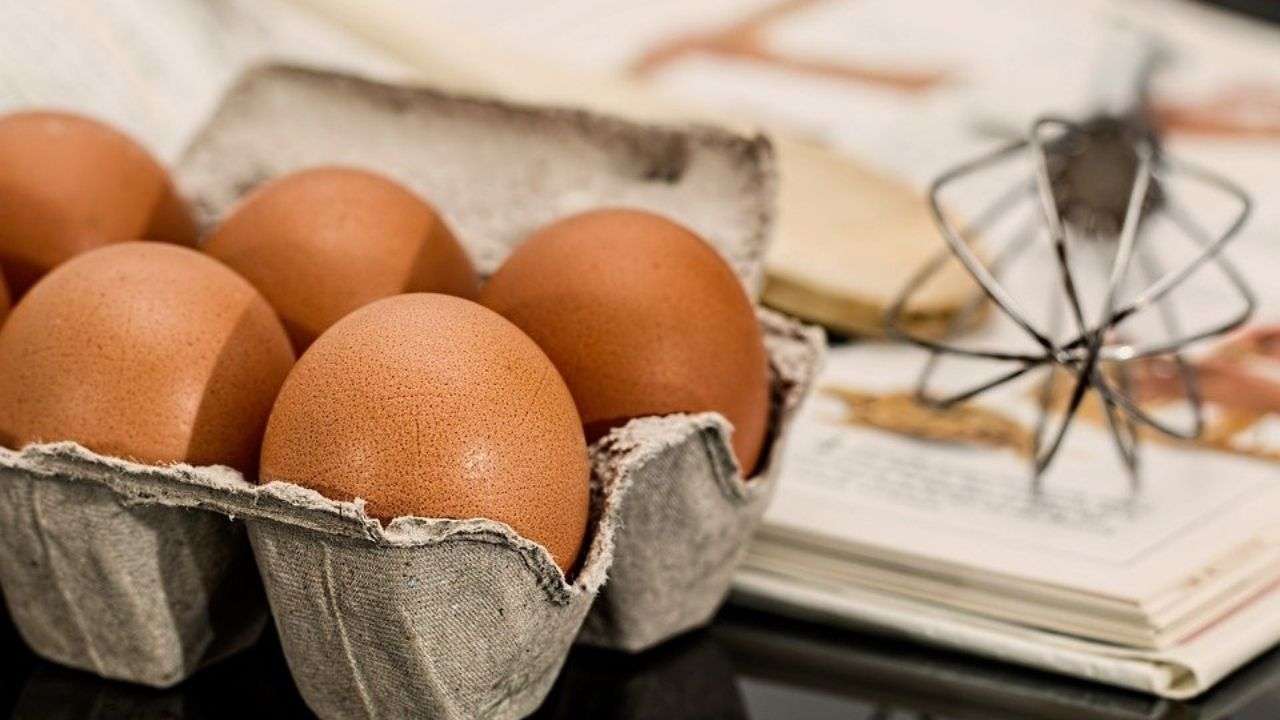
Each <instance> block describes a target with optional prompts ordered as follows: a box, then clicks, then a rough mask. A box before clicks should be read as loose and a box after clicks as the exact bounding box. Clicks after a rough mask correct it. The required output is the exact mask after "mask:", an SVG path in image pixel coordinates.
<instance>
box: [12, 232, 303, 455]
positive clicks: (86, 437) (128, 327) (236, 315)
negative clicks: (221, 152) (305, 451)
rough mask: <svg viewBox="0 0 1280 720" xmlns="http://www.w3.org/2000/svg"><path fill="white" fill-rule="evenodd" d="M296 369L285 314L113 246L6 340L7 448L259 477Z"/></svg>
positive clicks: (221, 269) (17, 321)
mask: <svg viewBox="0 0 1280 720" xmlns="http://www.w3.org/2000/svg"><path fill="white" fill-rule="evenodd" d="M292 364H293V351H292V348H291V347H290V345H289V339H288V336H287V335H286V334H285V331H284V328H283V327H282V326H281V324H280V321H279V319H278V318H277V317H276V315H275V312H274V311H272V309H271V307H270V306H269V305H267V302H266V300H264V299H263V298H262V296H261V295H259V294H258V292H257V291H256V290H254V289H253V287H252V286H251V285H249V283H247V282H245V280H244V279H243V278H241V277H239V276H238V275H236V274H235V273H234V272H232V271H231V270H229V269H227V267H226V266H224V265H222V264H221V263H219V262H217V261H216V260H213V259H211V258H209V257H207V256H205V255H202V254H200V253H199V252H196V251H195V250H190V249H187V248H182V247H178V246H176V245H169V244H164V243H143V242H130V243H120V244H115V245H109V246H107V247H104V248H100V249H98V250H92V251H90V252H87V253H84V254H82V255H79V256H77V257H75V258H73V259H72V260H70V261H68V262H66V263H64V264H62V265H60V266H59V267H57V268H56V269H54V270H53V271H52V272H51V273H49V274H48V275H46V276H45V277H44V279H43V280H41V281H40V282H39V283H37V284H36V285H35V286H34V287H33V288H31V290H30V292H28V293H27V294H26V296H25V297H23V298H22V300H21V301H19V302H18V304H17V305H16V306H15V307H14V309H13V312H12V314H11V315H10V316H9V320H8V321H7V322H6V323H5V324H4V327H3V328H2V329H0V443H3V444H4V445H6V446H8V447H10V448H18V447H20V446H22V445H24V444H27V443H32V442H52V441H60V440H74V441H76V442H78V443H80V444H82V445H84V446H85V447H88V448H89V449H91V450H93V451H95V452H98V453H102V454H106V455H112V456H116V457H123V458H129V459H133V460H138V461H141V462H145V463H153V464H158V463H171V462H178V461H181V462H186V463H191V464H193V465H229V466H231V467H234V468H236V469H239V470H241V471H243V472H251V471H252V470H253V469H254V468H255V467H256V465H257V462H256V461H257V456H258V448H259V446H260V443H261V439H262V431H263V428H264V426H265V425H266V421H267V416H268V415H269V413H270V411H271V404H272V402H273V401H274V400H275V396H276V391H277V390H278V389H279V388H280V385H281V383H283V382H284V379H285V377H286V376H287V375H288V373H289V369H290V367H291V366H292Z"/></svg>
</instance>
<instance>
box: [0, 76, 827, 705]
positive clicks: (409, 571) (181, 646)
mask: <svg viewBox="0 0 1280 720" xmlns="http://www.w3.org/2000/svg"><path fill="white" fill-rule="evenodd" d="M331 163H344V164H350V165H356V166H359V167H364V168H368V169H372V170H375V171H379V172H382V173H385V174H387V175H390V176H392V177H395V178H396V179H398V180H399V181H401V182H403V183H405V184H406V185H408V186H410V187H412V188H413V189H414V190H415V191H417V192H418V193H420V194H421V195H422V196H423V197H426V198H428V199H430V200H431V201H432V202H433V203H434V204H435V205H436V206H437V207H438V208H439V209H440V210H441V211H442V212H443V213H444V214H445V216H446V217H447V218H448V220H449V222H450V224H451V225H452V227H453V228H454V229H455V231H456V232H457V234H458V236H459V239H460V240H461V241H462V243H463V244H464V245H465V246H467V248H468V250H469V251H470V253H471V255H472V257H473V258H474V259H475V260H476V262H477V265H478V266H479V267H480V268H481V270H482V271H483V272H485V273H488V272H491V271H492V270H493V269H494V268H496V267H497V265H498V264H500V263H501V261H502V259H503V258H504V257H505V256H506V254H507V252H508V251H509V249H510V248H511V247H512V246H513V245H514V244H515V243H517V242H518V241H519V240H520V239H521V238H522V237H523V236H524V235H526V234H527V233H528V232H529V231H531V230H532V229H534V228H535V227H537V226H539V225H540V224H542V223H544V222H546V221H549V220H551V219H554V218H556V217H559V216H560V215H563V214H565V213H569V212H573V211H576V210H580V209H585V208H588V207H596V206H606V205H609V206H618V205H627V206H633V207H645V208H649V209H652V210H655V211H657V212H661V213H663V214H666V215H668V216H670V217H673V218H674V219H676V220H679V221H681V222H683V223H685V224H687V225H689V226H691V227H693V228H694V229H696V230H697V231H698V232H700V233H701V234H703V235H704V236H705V237H707V238H708V239H709V240H710V241H711V242H712V243H713V244H715V245H716V247H717V248H718V249H719V250H720V251H721V252H722V253H723V254H724V255H725V256H726V257H727V258H729V259H730V260H731V261H732V263H733V264H734V266H735V268H736V269H737V270H738V272H739V273H740V276H741V277H742V278H743V280H744V283H745V284H746V285H747V287H748V288H749V289H750V290H751V291H752V293H753V294H754V293H755V291H756V289H757V288H758V285H759V279H760V267H761V258H762V255H763V251H764V244H765V240H766V237H767V234H768V229H769V224H770V216H769V215H770V208H771V206H772V205H771V203H772V195H773V182H774V180H773V170H772V164H771V155H770V152H769V148H768V144H767V142H766V141H764V140H762V139H759V138H743V137H740V136H736V135H731V134H728V133H724V132H720V131H717V130H713V129H706V128H671V127H652V126H646V125H639V124H634V123H629V122H624V121H620V120H616V119H611V118H604V117H600V116H597V115H592V114H588V113H583V112H578V111H570V110H560V109H542V108H531V107H520V106H513V105H508V104H504V103H501V102H495V101H490V100H477V99H471V98H465V97H457V96H453V95H449V94H443V93H438V92H434V91H431V90H425V89H412V88H403V87H393V86H387V85H383V84H379V83H374V82H370V81H366V80H361V79H358V78H352V77H347V76H341V75H335V74H330V73H326V72H318V71H313V70H306V69H301V68H294V67H283V66H273V67H266V68H262V69H259V70H256V71H254V72H251V73H250V74H249V75H247V76H246V77H245V78H243V79H242V80H241V81H240V82H239V83H238V84H237V85H236V86H235V87H234V88H233V89H232V91H231V92H230V93H229V95H228V96H227V98H226V99H225V100H224V102H223V104H222V105H221V107H220V108H219V110H218V111H217V112H216V114H215V116H214V117H213V119H212V120H211V121H210V123H209V124H208V125H207V126H206V127H205V128H204V130H203V131H202V132H201V133H200V134H199V135H198V136H197V137H196V138H195V140H194V141H193V143H192V145H191V147H190V148H189V150H188V151H187V153H186V154H185V156H184V157H183V159H182V160H181V161H180V163H179V166H178V167H177V169H176V171H175V172H176V176H177V179H178V182H179V185H180V187H182V189H183V190H184V192H185V193H187V195H188V196H189V197H190V198H191V199H192V200H193V202H194V203H195V204H196V207H197V209H198V212H199V215H200V220H201V222H202V224H204V225H205V226H206V227H207V226H208V225H209V224H211V223H212V222H214V221H216V219H217V218H219V217H221V216H222V215H223V213H225V212H226V210H227V209H228V208H229V207H230V205H231V204H232V203H234V202H235V200H236V199H238V198H239V197H240V196H242V195H243V194H244V193H245V192H247V191H248V190H249V189H251V188H252V187H253V186H255V185H256V184H258V183H260V182H262V181H263V180H266V179H269V178H271V177H274V176H277V175H279V174H282V173H286V172H289V171H292V170H296V169H300V168H302V167H307V166H310V165H316V164H331ZM760 319H761V323H762V326H763V328H764V330H765V334H766V344H767V346H768V350H769V356H770V362H771V369H772V379H773V392H772V405H773V407H772V413H773V417H772V422H771V425H770V438H769V448H770V449H769V450H768V454H767V455H766V457H765V459H764V460H763V461H762V462H761V468H762V471H761V472H760V474H759V476H758V477H756V478H754V479H752V480H750V481H746V482H744V481H743V480H742V479H741V477H739V475H738V469H737V466H736V464H735V462H734V460H733V457H732V453H731V451H730V449H729V444H728V433H729V432H730V429H729V427H728V426H727V424H726V423H725V421H724V419H723V418H721V417H720V416H719V415H716V414H714V413H706V414H699V415H689V416H680V415H678V416H669V417H662V418H643V419H639V420H635V421H633V422H631V423H629V424H628V425H626V426H625V427H622V428H619V429H617V430H615V431H614V432H612V433H610V434H609V435H608V436H606V437H605V438H603V439H601V440H600V441H599V442H597V443H596V444H595V445H594V446H593V447H592V448H591V454H592V462H593V471H594V472H593V478H592V484H593V493H592V522H591V523H590V533H591V536H590V539H589V540H590V542H589V544H588V550H587V553H586V555H585V558H584V560H583V562H582V564H581V568H580V570H579V571H578V572H577V573H576V574H575V576H574V577H573V578H572V580H567V579H566V578H565V577H564V575H563V574H562V573H561V572H560V571H559V569H558V568H556V567H555V565H554V564H553V563H552V562H551V560H550V557H549V555H548V554H547V553H546V551H545V550H544V549H543V548H541V547H540V546H538V545H536V544H533V543H531V542H529V541H527V540H524V539H523V538H520V537H519V536H517V535H516V534H515V533H514V532H513V531H511V529H510V528H508V527H507V526H505V525H503V524H501V523H496V522H492V521H488V520H482V519H478V520H442V519H423V518H399V519H397V520H395V521H393V522H391V523H389V524H388V525H387V526H385V527H383V526H382V524H381V523H379V522H378V521H376V520H372V519H370V518H369V517H367V516H366V515H365V513H364V510H363V505H362V503H361V502H360V501H356V502H335V501H331V500H328V499H325V498H323V497H321V496H319V495H317V494H316V493H314V492H311V491H309V490H306V489H303V488H299V487H296V486H292V485H289V484H285V483H272V484H270V485H266V486H257V485H255V484H254V483H252V482H251V480H252V479H250V480H246V479H245V478H243V477H242V476H241V475H240V474H239V473H236V472H235V471H233V470H230V469H227V468H221V467H190V466H185V465H174V466H169V467H153V466H144V465H138V464H135V463H131V462H128V461H126V460H121V459H117V458H107V457H102V456H98V455H95V454H94V453H92V452H90V451H88V450H86V449H84V448H82V447H79V446H77V445H75V444H73V443H53V444H45V445H38V446H30V447H28V448H25V449H24V450H22V451H21V452H12V451H8V450H4V449H0V584H2V585H3V588H4V591H5V599H6V601H7V603H8V605H9V609H10V614H11V616H12V617H13V619H14V622H15V624H16V625H17V627H18V629H19V632H20V633H21V634H22V635H23V637H24V638H25V639H26V641H27V642H28V644H30V645H31V647H32V648H33V649H34V650H35V651H36V652H37V653H38V654H40V655H42V656H44V657H46V658H48V659H50V660H53V661H55V662H59V663H62V664H65V665H69V666H72V667H77V668H81V669H85V670H89V671H91V672H96V673H98V674H100V675H103V676H105V677H111V678H116V679H122V680H128V681H132V682H138V683H143V684H147V685H153V686H168V685H172V684H174V683H176V682H179V681H181V680H182V679H184V678H185V677H187V676H189V675H190V674H191V673H193V672H195V671H196V670H197V669H199V668H200V667H202V666H204V665H207V664H209V663H211V662H214V661H216V660H218V659H219V658H222V657H225V656H227V655H229V654H231V653H234V652H236V651H237V650H240V649H243V648H244V647H247V646H248V645H250V644H252V643H253V642H254V641H255V639H256V638H257V637H258V635H259V633H260V632H261V630H262V628H263V626H264V624H265V621H266V612H267V609H268V606H269V608H270V612H271V613H272V615H273V616H274V618H275V622H276V625H277V627H278V629H279V633H280V637H281V643H282V645H283V647H284V652H285V655H286V657H287V659H288V662H289V666H290V670H291V672H292V674H293V676H294V678H295V680H296V681H297V684H298V687H299V690H300V691H301V693H302V695H303V697H304V699H305V700H306V701H307V704H308V705H309V706H310V707H311V708H312V709H313V710H314V711H315V712H316V713H317V714H319V715H320V716H322V717H325V718H355V717H367V718H373V717H408V716H429V717H442V718H513V717H522V716H524V715H526V714H528V713H529V712H531V711H532V710H533V709H535V708H536V707H537V705H538V704H539V703H540V702H541V700H542V698H543V697H544V696H545V694H546V693H547V692H548V690H549V689H550V687H551V684H552V683H553V682H554V679H555V677H556V674H557V672H558V670H559V668H560V666H561V664H562V663H563V661H564V658H565V655H566V654H567V652H568V648H569V646H570V644H571V643H572V642H574V640H575V639H580V640H582V641H585V642H590V643H592V644H597V645H604V646H609V647H616V648H622V649H628V650H636V649H641V648H644V647H648V646H650V645H653V644H656V643H658V642H661V641H662V640H664V639H666V638H668V637H671V636H672V635H675V634H678V633H680V632H683V631H685V630H687V629H689V628H692V627H696V626H698V625H700V624H703V623H705V622H706V621H707V620H708V619H709V618H710V616H711V615H712V614H713V613H714V611H715V609H716V608H717V607H718V606H719V604H720V603H721V602H722V601H723V599H724V597H725V595H726V593H727V591H728V586H729V580H730V575H731V573H732V570H733V568H734V566H735V565H736V563H737V560H738V558H739V557H740V555H741V552H742V550H743V545H744V540H745V539H746V538H747V537H748V536H749V535H750V534H751V532H752V531H753V529H754V527H755V525H756V524H757V523H758V521H759V518H760V515H761V514H762V512H763V510H764V507H765V504H766V503H767V502H768V499H769V497H770V495H771V494H772V492H773V489H774V485H775V482H774V480H773V474H774V468H775V467H776V459H777V457H778V456H779V455H780V443H781V442H782V439H783V437H784V436H785V430H786V427H787V426H788V424H789V422H790V420H791V418H792V416H793V415H794V412H795V410H796V407H797V405H798V403H799V402H800V400H801V399H802V398H803V397H804V395H805V394H806V392H807V390H808V387H809V385H810V383H811V382H812V380H813V377H814V374H815V373H816V370H817V365H818V362H819V358H820V355H821V352H822V337H821V333H820V332H819V331H816V330H814V329H812V328H807V327H804V326H802V325H800V324H798V323H795V322H794V321H791V320H788V319H786V318H784V317H782V316H779V315H777V314H774V313H771V312H769V311H765V310H762V311H760ZM606 578H607V579H608V581H607V584H606ZM602 584H605V588H606V589H605V590H604V591H603V592H602V593H600V592H599V591H600V589H601V585H602ZM264 589H265V601H264V599H263V597H264V593H263V590H264Z"/></svg>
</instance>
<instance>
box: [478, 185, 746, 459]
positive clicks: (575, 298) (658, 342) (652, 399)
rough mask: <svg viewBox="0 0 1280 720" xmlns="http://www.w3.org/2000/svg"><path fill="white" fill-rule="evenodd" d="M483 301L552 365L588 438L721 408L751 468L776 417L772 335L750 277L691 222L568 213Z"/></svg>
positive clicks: (496, 279)
mask: <svg viewBox="0 0 1280 720" xmlns="http://www.w3.org/2000/svg"><path fill="white" fill-rule="evenodd" d="M481 302H483V303H484V304H485V305H486V306H487V307H489V308H491V309H493V310H495V311H496V312H498V313H499V314H501V315H502V316H503V317H506V318H507V319H508V320H510V321H511V322H513V323H515V324H516V326H517V327H519V328H520V329H521V330H524V331H525V332H526V333H528V334H529V336H530V337H532V338H533V339H534V341H535V342H537V343H538V345H539V346H540V347H541V348H542V349H543V351H545V352H546V353H547V356H548V357H550V358H551V361H552V362H553V363H555V366H556V367H557V368H558V369H559V370H560V374H561V375H563V376H564V379H565V382H566V383H567V384H568V385H569V390H570V391H571V392H572V394H573V399H574V401H575V402H576V403H577V406H578V412H579V413H580V414H581V415H582V419H583V422H584V423H585V424H586V435H587V438H588V440H591V441H593V440H595V439H596V438H599V437H600V436H602V435H604V434H605V433H607V432H608V431H609V430H610V429H612V428H615V427H618V426H619V425H622V424H624V423H626V422H627V421H628V420H630V419H632V418H636V417H641V416H646V415H667V414H671V413H682V412H683V413H696V412H707V411H715V412H718V413H720V414H722V415H723V416H724V417H725V418H726V419H728V420H729V422H730V423H731V424H732V425H733V436H732V441H733V451H734V454H735V455H736V457H737V460H738V464H739V466H740V467H741V469H742V472H743V474H744V475H750V473H751V472H752V470H753V468H754V467H755V465H756V461H757V459H758V458H759V455H760V450H761V446H762V445H763V442H764V435H765V429H766V424H767V421H768V415H769V386H768V365H767V362H768V361H767V359H766V356H765V349H764V341H763V338H762V335H761V331H760V326H759V323H758V322H757V320H756V316H755V311H754V308H753V306H752V304H751V301H750V299H748V297H747V295H746V292H745V290H744V289H743V286H742V283H741V282H740V281H739V280H738V278H737V276H736V275H735V274H734V272H733V270H732V269H731V268H730V267H729V265H728V264H727V263H726V262H725V261H724V260H723V259H722V258H721V257H720V255H719V254H717V252H716V251H715V250H714V249H713V248H712V247H711V246H710V245H708V244H707V243H706V242H704V241H703V240H702V239H701V238H699V237H698V236H697V235H695V234H694V233H693V232H691V231H690V230H689V229H687V228H685V227H682V226H681V225H679V224H677V223H675V222H672V221H670V220H668V219H666V218H663V217H661V216H659V215H656V214H654V213H650V212H645V211H640V210H628V209H604V210H596V211H592V212H586V213H582V214H579V215H574V216H572V217H568V218H565V219H562V220H560V221H558V222H554V223H552V224H550V225H548V226H546V227H544V228H542V229H541V230H539V231H537V232H535V233H534V234H533V235H532V236H531V237H529V238H528V239H527V240H526V241H525V242H524V243H523V244H521V245H520V246H519V247H518V248H517V249H516V250H515V251H514V252H513V253H512V254H511V256H510V257H509V258H508V259H507V260H506V262H505V263H503V265H502V267H500V268H499V269H498V272H497V273H495V274H494V275H493V277H492V278H490V279H489V281H488V283H487V284H486V285H485V286H484V288H483V290H482V291H481Z"/></svg>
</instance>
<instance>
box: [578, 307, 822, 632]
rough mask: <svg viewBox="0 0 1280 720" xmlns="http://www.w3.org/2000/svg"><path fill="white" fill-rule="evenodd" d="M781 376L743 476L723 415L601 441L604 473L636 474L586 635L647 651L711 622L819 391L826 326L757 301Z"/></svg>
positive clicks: (654, 425)
mask: <svg viewBox="0 0 1280 720" xmlns="http://www.w3.org/2000/svg"><path fill="white" fill-rule="evenodd" d="M757 316H758V317H759V319H760V323H761V326H762V329H763V330H764V337H765V345H766V349H767V351H768V357H769V364H770V377H771V390H770V405H771V407H770V418H769V426H768V427H769V431H768V435H767V439H766V446H765V452H764V453H763V454H762V456H761V461H760V465H759V470H758V472H756V474H755V475H754V476H753V477H752V478H750V479H746V480H744V479H743V477H742V475H741V473H740V469H739V467H738V464H737V460H736V459H735V457H734V454H733V452H732V449H731V448H732V445H731V443H730V433H731V432H732V429H731V427H730V426H729V424H728V422H727V421H726V420H725V419H724V417H723V416H721V415H719V414H718V413H702V414H698V415H667V416H661V417H647V418H638V419H636V420H632V421H631V422H629V423H627V424H626V425H625V426H623V427H621V428H617V429H615V430H613V431H612V432H611V433H609V434H608V435H606V436H605V437H603V438H601V439H600V441H598V442H597V443H596V444H594V445H593V446H592V448H591V455H592V466H593V468H594V472H595V474H596V475H597V476H600V477H610V476H616V477H622V478H626V481H627V482H628V489H627V492H626V495H625V499H624V500H623V501H622V510H621V513H620V519H621V522H620V524H619V527H618V528H617V530H616V532H615V535H614V543H615V552H614V561H613V564H612V565H611V567H610V571H609V572H610V579H609V582H608V583H607V584H606V585H605V587H604V588H603V589H602V591H601V593H600V595H599V596H598V597H597V598H596V601H595V603H594V605H593V606H592V609H591V613H590V614H589V615H588V616H587V618H586V620H585V622H584V624H583V628H582V630H581V632H580V633H579V637H578V641H579V642H581V643H584V644H589V645H595V646H600V647H608V648H612V649H617V650H624V651H627V652H639V651H642V650H645V649H647V648H650V647H653V646H655V645H658V644H660V643H662V642H665V641H666V640H668V639H670V638H672V637H674V636H676V635H679V634H681V633H684V632H686V631H689V630H691V629H694V628H697V627H701V626H703V625H705V624H706V623H707V622H709V621H710V620H711V618H712V616H713V615H714V614H715V612H716V610H718V609H719V607H720V605H721V604H723V602H724V600H725V598H726V597H727V596H728V593H729V589H730V586H731V584H732V581H733V573H734V570H735V568H736V567H737V565H738V563H739V562H740V561H741V559H742V556H743V553H744V552H745V549H746V541H747V539H749V538H750V536H751V535H752V534H753V533H754V532H755V529H756V527H757V526H758V525H759V523H760V520H761V518H762V517H763V514H764V508H765V507H766V506H767V504H768V502H769V500H770V498H772V495H773V492H774V490H775V488H776V485H777V483H776V480H775V478H776V476H777V472H778V466H779V463H780V460H781V453H782V447H781V446H782V443H783V442H784V441H785V436H786V433H787V430H788V428H789V427H790V425H791V422H792V420H793V419H794V416H795V413H796V411H797V410H798V408H799V405H800V403H801V402H802V401H803V399H804V398H805V397H806V396H807V395H808V394H809V392H810V391H811V390H812V386H813V383H814V380H815V379H816V377H817V373H818V370H819V369H820V366H821V358H822V354H823V349H824V347H825V342H824V339H823V333H822V331H821V330H820V329H818V328H816V327H812V326H806V325H803V324H801V323H799V322H797V321H794V320H791V319H789V318H786V317H785V316H782V315H780V314H777V313H774V312H772V311H770V310H766V309H763V308H761V309H759V310H758V311H757Z"/></svg>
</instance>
